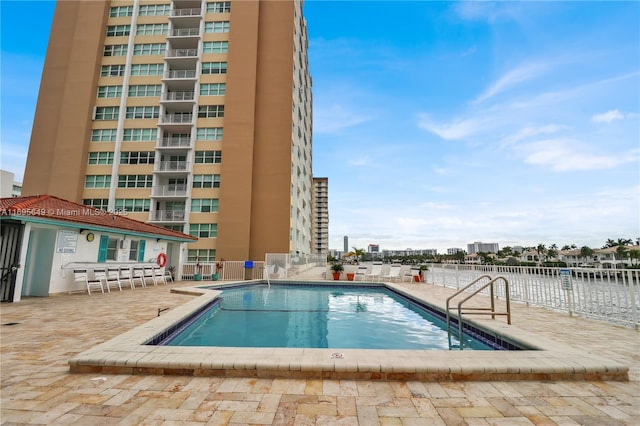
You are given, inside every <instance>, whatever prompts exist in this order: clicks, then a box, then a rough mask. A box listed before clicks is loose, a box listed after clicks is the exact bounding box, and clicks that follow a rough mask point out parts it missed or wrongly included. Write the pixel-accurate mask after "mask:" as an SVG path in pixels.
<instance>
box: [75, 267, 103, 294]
mask: <svg viewBox="0 0 640 426" xmlns="http://www.w3.org/2000/svg"><path fill="white" fill-rule="evenodd" d="M73 282H74V283H76V284H82V285H83V286H85V287H86V288H87V292H88V293H89V294H91V289H92V288H93V289H95V290H97V289H100V291H101V292H102V293H104V287H102V281H100V280H96V279H89V273H88V272H87V270H86V269H75V270H74V271H73Z"/></svg>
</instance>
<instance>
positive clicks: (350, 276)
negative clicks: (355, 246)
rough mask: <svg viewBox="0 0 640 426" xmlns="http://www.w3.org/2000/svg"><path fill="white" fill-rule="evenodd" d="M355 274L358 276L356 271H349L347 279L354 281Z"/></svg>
mask: <svg viewBox="0 0 640 426" xmlns="http://www.w3.org/2000/svg"><path fill="white" fill-rule="evenodd" d="M355 276H356V274H355V272H347V280H349V281H353V279H354V277H355Z"/></svg>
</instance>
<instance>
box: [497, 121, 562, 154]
mask: <svg viewBox="0 0 640 426" xmlns="http://www.w3.org/2000/svg"><path fill="white" fill-rule="evenodd" d="M567 128H568V127H567V126H562V125H558V124H547V125H545V126H526V127H524V128H522V129H520V130H519V131H518V132H517V133H515V134H512V135H509V136H507V137H505V138H503V139H502V143H501V145H500V149H504V148H506V147H508V146H510V145H513V144H515V143H517V142H520V141H522V140H526V139H529V138H532V137H534V136H537V135H541V134H550V133H557V132H559V131H561V130H564V129H567Z"/></svg>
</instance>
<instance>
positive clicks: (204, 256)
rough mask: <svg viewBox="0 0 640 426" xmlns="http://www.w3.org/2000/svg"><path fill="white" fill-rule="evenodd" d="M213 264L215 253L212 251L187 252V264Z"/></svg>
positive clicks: (192, 250) (196, 250) (197, 250)
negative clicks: (197, 262) (198, 262)
mask: <svg viewBox="0 0 640 426" xmlns="http://www.w3.org/2000/svg"><path fill="white" fill-rule="evenodd" d="M198 260H199V261H200V262H204V263H213V262H215V261H216V251H215V250H212V249H195V250H194V249H191V250H189V251H187V262H196V261H198Z"/></svg>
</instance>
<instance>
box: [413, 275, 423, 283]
mask: <svg viewBox="0 0 640 426" xmlns="http://www.w3.org/2000/svg"><path fill="white" fill-rule="evenodd" d="M413 281H414V282H416V283H419V282H422V275H414V277H413Z"/></svg>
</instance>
